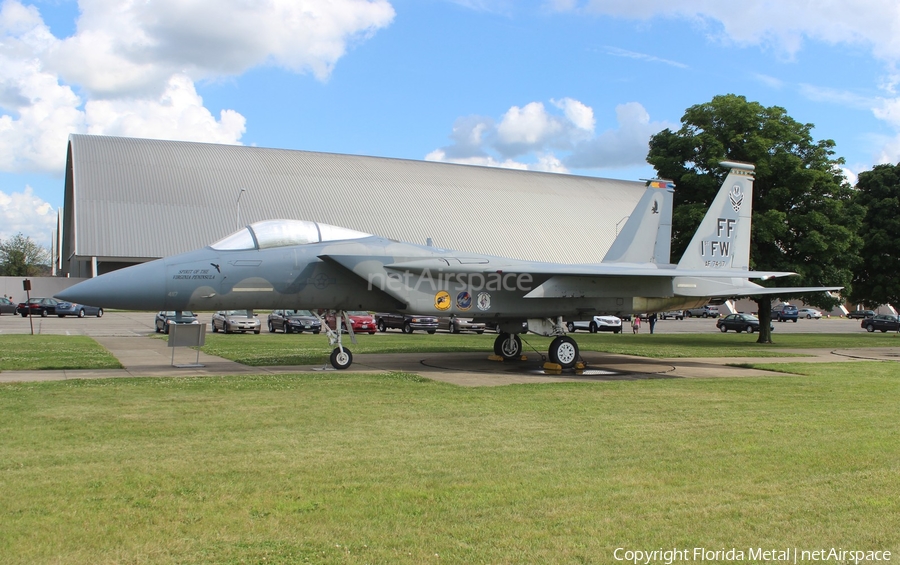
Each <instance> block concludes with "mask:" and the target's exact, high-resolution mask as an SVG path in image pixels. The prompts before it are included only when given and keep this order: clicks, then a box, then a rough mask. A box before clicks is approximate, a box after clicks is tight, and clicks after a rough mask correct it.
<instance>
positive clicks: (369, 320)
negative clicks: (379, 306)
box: [325, 310, 375, 335]
mask: <svg viewBox="0 0 900 565" xmlns="http://www.w3.org/2000/svg"><path fill="white" fill-rule="evenodd" d="M347 317H348V318H350V327H352V328H353V333H355V334H358V333H368V334H370V335H371V334H374V333H375V316H373V315H372V314H369V313H368V312H366V311H365V310H351V311H349V312H347ZM325 323H326V324H328V326H329V327H331V328H334V327H335V325H334V313H333V312H331V311H328V312H326V313H325ZM346 331H347V328H346V327H345V323H344V321H343V320H341V332H343V333H346Z"/></svg>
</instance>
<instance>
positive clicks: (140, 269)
mask: <svg viewBox="0 0 900 565" xmlns="http://www.w3.org/2000/svg"><path fill="white" fill-rule="evenodd" d="M166 296H167V289H166V265H165V264H164V263H163V262H162V261H151V262H149V263H143V264H141V265H135V266H133V267H127V268H125V269H120V270H118V271H113V272H111V273H107V274H105V275H100V276H99V277H96V278H93V279H89V280H86V281H84V282H80V283H78V284H76V285H74V286H71V287H69V288H67V289H66V290H64V291H62V292H59V293H57V294H56V298H57V299H59V300H65V301H67V302H77V303H79V304H87V305H90V306H100V307H101V308H120V309H123V310H165V309H166V308H165V302H166Z"/></svg>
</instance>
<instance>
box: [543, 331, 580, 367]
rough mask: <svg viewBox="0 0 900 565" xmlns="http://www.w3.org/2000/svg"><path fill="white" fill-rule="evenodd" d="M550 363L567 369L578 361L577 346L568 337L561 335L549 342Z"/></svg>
mask: <svg viewBox="0 0 900 565" xmlns="http://www.w3.org/2000/svg"><path fill="white" fill-rule="evenodd" d="M548 353H549V356H550V361H552V362H553V363H558V364H559V365H560V366H562V368H563V369H568V368H570V367H572V366H574V365H575V362H576V361H578V344H577V343H575V340H574V339H572V338H571V337H569V336H566V335H562V336H559V337H558V338H556V339H554V340H553V341H552V342H550V350H549V351H548Z"/></svg>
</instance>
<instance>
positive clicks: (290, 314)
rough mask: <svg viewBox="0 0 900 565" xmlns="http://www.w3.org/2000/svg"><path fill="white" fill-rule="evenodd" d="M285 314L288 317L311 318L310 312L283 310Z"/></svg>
mask: <svg viewBox="0 0 900 565" xmlns="http://www.w3.org/2000/svg"><path fill="white" fill-rule="evenodd" d="M285 313H286V314H287V315H288V316H311V317H312V312H310V311H309V310H285Z"/></svg>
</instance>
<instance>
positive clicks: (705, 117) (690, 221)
mask: <svg viewBox="0 0 900 565" xmlns="http://www.w3.org/2000/svg"><path fill="white" fill-rule="evenodd" d="M681 123H682V127H681V129H679V130H678V131H674V132H673V131H671V130H668V129H666V130H663V131H661V132H660V133H658V134H656V135H655V136H653V138H652V139H651V141H650V152H649V155H648V157H647V161H648V162H649V163H650V164H651V165H653V166H654V167H655V168H656V171H657V173H658V174H659V176H660V177H662V178H668V179H672V180H674V181H675V184H676V188H675V210H674V213H673V234H674V237H673V245H672V249H673V254H674V255H673V259H676V258H677V257H679V256H680V254H681V253H683V252H684V249H685V247H686V246H687V244H688V243H689V242H690V239H691V237H692V236H693V234H694V232H695V231H696V229H697V226H698V225H699V224H700V221H701V220H702V219H703V216H704V215H705V214H706V210H707V208H708V207H709V205H710V203H711V202H712V200H713V198H714V197H715V195H716V192H717V191H718V189H719V187H720V186H721V184H722V181H723V180H724V178H725V176H726V175H727V173H728V171H727V169H725V168H724V167H720V166H719V163H720V162H721V161H744V162H749V163H753V164H754V165H755V166H756V172H755V178H756V180H755V182H754V185H753V216H752V225H751V246H750V263H751V268H752V269H755V270H767V271H792V272H796V273H799V275H800V276H797V277H783V278H780V279H777V280H773V281H768V282H765V283H761V284H765V285H767V286H779V287H785V286H790V287H798V286H844V287H846V288H849V286H850V283H851V280H852V272H853V271H852V269H853V267H854V266H855V265H856V264H858V263H859V262H860V260H859V255H858V254H859V249H860V246H861V240H860V238H859V237H858V235H857V230H858V228H859V226H860V223H861V220H862V217H863V215H864V210H863V209H862V208H861V207H860V206H859V205H858V204H855V203H853V202H852V194H853V190H852V188H851V187H850V186H849V184H848V183H847V182H846V180H845V178H844V175H843V173H842V171H841V169H840V165H842V164H843V162H844V161H843V159H841V158H835V157H834V142H833V141H831V140H822V141H814V140H813V138H812V133H811V131H812V128H813V125H812V124H801V123H799V122H797V121H795V120H794V119H793V118H791V117H790V116H788V115H787V112H786V110H785V109H784V108H780V107H777V106H772V107H769V108H766V107H764V106H762V105H761V104H759V103H757V102H748V101H747V99H746V98H744V97H743V96H737V95H734V94H728V95H723V96H716V97H715V98H713V99H712V101H710V102H707V103H705V104H699V105H697V106H692V107H690V108H688V109H687V110H686V111H685V114H684V116H683V117H682V118H681ZM780 298H781V299H782V300H787V299H791V298H795V296H791V295H787V296H781V297H780ZM754 299H755V301H756V302H757V306H759V315H760V320H761V321H762V322H763V323H762V324H761V327H762V328H763V329H764V330H765V331H763V332H761V333H760V341H770V339H771V336H770V335H769V331H768V326H769V323H768V322H769V316H770V308H771V297H769V296H765V295H761V296H759V297H755V298H754ZM803 299H804V301H805V302H807V303H809V304H812V305H816V306H819V307H823V308H831V307H833V306H835V305H836V304H837V302H838V299H836V298H830V297H828V296H827V295H826V294H825V293H817V294H809V295H804V296H803Z"/></svg>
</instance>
